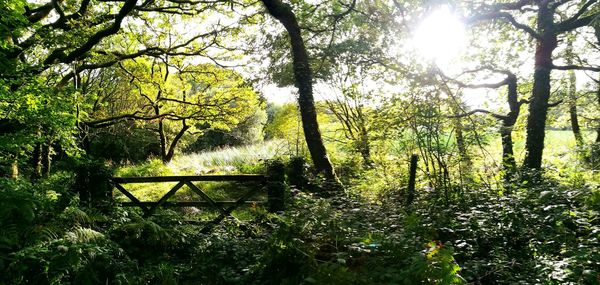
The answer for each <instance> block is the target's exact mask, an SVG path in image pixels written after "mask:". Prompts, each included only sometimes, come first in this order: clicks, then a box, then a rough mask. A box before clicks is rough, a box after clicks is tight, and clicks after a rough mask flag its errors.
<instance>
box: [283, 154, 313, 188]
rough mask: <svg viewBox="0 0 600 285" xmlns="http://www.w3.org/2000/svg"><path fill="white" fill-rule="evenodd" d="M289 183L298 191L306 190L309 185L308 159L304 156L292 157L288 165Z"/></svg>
mask: <svg viewBox="0 0 600 285" xmlns="http://www.w3.org/2000/svg"><path fill="white" fill-rule="evenodd" d="M288 182H289V185H290V186H294V187H296V189H298V190H304V188H306V185H308V180H307V179H306V159H305V158H304V157H302V156H296V157H292V158H291V159H290V162H289V164H288Z"/></svg>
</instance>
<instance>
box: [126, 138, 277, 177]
mask: <svg viewBox="0 0 600 285" xmlns="http://www.w3.org/2000/svg"><path fill="white" fill-rule="evenodd" d="M286 150H287V146H286V145H285V142H283V141H276V140H273V141H266V142H263V143H260V144H255V145H248V146H240V147H225V148H222V149H217V150H214V151H207V152H199V153H192V154H184V155H179V156H175V157H174V158H173V160H172V161H171V162H169V163H167V164H164V163H162V161H160V159H159V158H153V159H149V160H148V161H146V162H144V163H141V164H136V165H126V166H123V167H120V168H118V169H117V170H116V175H117V176H159V175H202V174H224V173H256V172H257V171H261V170H262V166H263V164H264V163H263V162H264V161H265V160H267V159H271V158H273V157H277V156H282V155H284V154H286Z"/></svg>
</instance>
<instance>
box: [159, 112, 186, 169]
mask: <svg viewBox="0 0 600 285" xmlns="http://www.w3.org/2000/svg"><path fill="white" fill-rule="evenodd" d="M189 128H190V126H188V125H187V124H186V123H185V120H183V125H182V126H181V130H179V133H177V135H176V136H175V138H173V141H172V142H171V145H170V146H169V151H168V152H167V154H166V155H165V156H164V157H163V162H170V161H171V160H172V159H173V156H174V155H175V147H176V146H177V143H178V142H179V140H180V139H181V137H183V135H184V134H185V132H187V130H188V129H189Z"/></svg>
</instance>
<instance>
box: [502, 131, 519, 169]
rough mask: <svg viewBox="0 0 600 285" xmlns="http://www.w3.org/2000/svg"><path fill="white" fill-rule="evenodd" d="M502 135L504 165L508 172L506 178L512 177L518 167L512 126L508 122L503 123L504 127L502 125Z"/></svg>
mask: <svg viewBox="0 0 600 285" xmlns="http://www.w3.org/2000/svg"><path fill="white" fill-rule="evenodd" d="M500 136H501V137H502V166H503V167H504V172H505V173H506V175H505V178H510V177H512V174H513V173H515V170H516V169H517V163H516V162H515V156H514V153H513V141H512V126H507V125H506V123H503V124H502V127H500Z"/></svg>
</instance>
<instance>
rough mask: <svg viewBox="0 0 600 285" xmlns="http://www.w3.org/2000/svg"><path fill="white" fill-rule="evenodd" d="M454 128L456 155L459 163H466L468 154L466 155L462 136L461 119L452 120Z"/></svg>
mask: <svg viewBox="0 0 600 285" xmlns="http://www.w3.org/2000/svg"><path fill="white" fill-rule="evenodd" d="M455 114H458V113H455ZM454 128H455V130H456V131H455V134H456V147H457V148H458V154H459V155H460V161H464V162H468V161H469V160H470V158H469V154H468V153H467V146H466V145H465V136H464V135H463V125H462V121H461V118H455V119H454Z"/></svg>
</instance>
